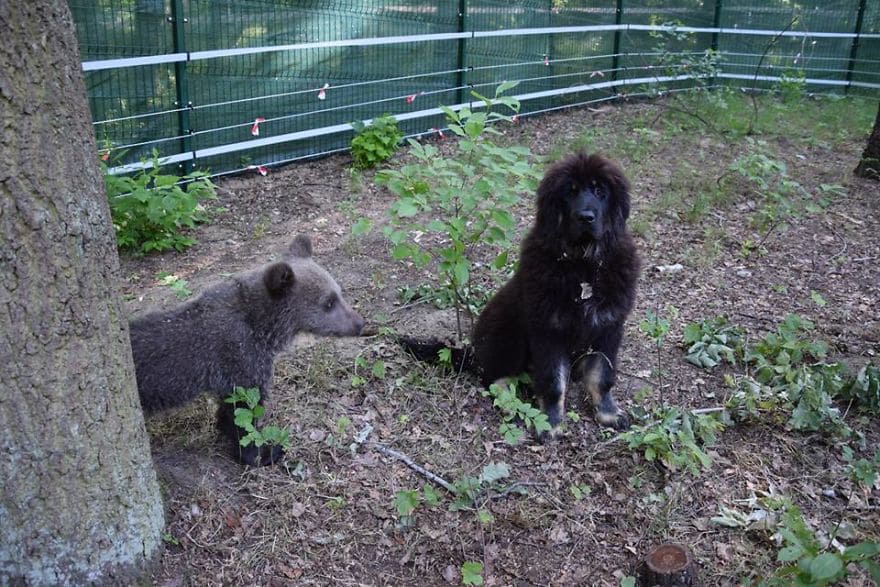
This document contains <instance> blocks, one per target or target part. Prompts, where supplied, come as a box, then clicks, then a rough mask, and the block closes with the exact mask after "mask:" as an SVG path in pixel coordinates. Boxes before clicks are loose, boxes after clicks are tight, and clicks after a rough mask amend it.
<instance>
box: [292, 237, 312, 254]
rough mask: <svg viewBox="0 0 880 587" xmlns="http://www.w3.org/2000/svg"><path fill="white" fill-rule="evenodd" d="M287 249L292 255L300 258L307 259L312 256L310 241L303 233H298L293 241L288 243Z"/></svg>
mask: <svg viewBox="0 0 880 587" xmlns="http://www.w3.org/2000/svg"><path fill="white" fill-rule="evenodd" d="M288 251H290V254H291V255H293V256H294V257H298V258H300V259H308V258H309V257H311V256H312V241H311V239H309V237H307V236H306V235H304V234H301V235H298V236H297V237H296V238H295V239H293V242H292V243H290V247H288Z"/></svg>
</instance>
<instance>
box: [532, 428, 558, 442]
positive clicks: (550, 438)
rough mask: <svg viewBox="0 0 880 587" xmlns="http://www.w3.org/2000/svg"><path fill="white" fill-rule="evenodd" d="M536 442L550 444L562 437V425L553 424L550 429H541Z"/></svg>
mask: <svg viewBox="0 0 880 587" xmlns="http://www.w3.org/2000/svg"><path fill="white" fill-rule="evenodd" d="M537 438H538V442H540V443H541V444H551V443H553V442H556V441H557V440H559V439H560V438H562V426H553V427H552V428H550V430H542V431H541V432H539V433H538V436H537Z"/></svg>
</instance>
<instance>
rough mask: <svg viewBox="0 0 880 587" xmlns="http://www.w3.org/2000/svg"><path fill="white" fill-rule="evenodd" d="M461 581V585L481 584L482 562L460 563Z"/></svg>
mask: <svg viewBox="0 0 880 587" xmlns="http://www.w3.org/2000/svg"><path fill="white" fill-rule="evenodd" d="M461 582H462V584H463V585H482V584H483V564H482V563H478V562H474V561H467V562H465V563H464V564H463V565H461Z"/></svg>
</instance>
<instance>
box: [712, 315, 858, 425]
mask: <svg viewBox="0 0 880 587" xmlns="http://www.w3.org/2000/svg"><path fill="white" fill-rule="evenodd" d="M814 328H815V327H814V325H813V323H812V322H810V321H809V320H806V319H804V318H802V317H800V316H798V315H796V314H789V315H788V316H786V317H785V319H784V320H783V322H782V323H781V324H779V326H778V327H777V329H776V331H775V332H771V333H769V334H767V335H766V336H765V337H764V338H762V339H760V340H758V341H757V343H755V344H754V345H753V346H752V347H750V348H747V349H745V351H744V361H745V363H746V364H747V365H748V367H749V368H750V370H751V374H750V375H746V376H744V377H741V378H740V379H739V381H738V390H737V391H736V392H735V393H734V394H733V396H732V397H731V398H730V400H729V401H728V404H727V407H728V408H729V409H731V410H732V411H733V413H734V414H735V415H737V416H738V417H757V416H758V415H759V413H760V412H769V413H771V414H785V415H788V416H789V417H788V421H787V425H788V426H789V427H790V428H792V429H793V430H809V431H819V430H822V431H827V432H831V433H835V434H841V435H843V436H846V435H848V434H849V432H850V431H849V427H848V426H846V424H845V423H844V422H843V420H842V419H841V416H840V410H839V409H838V408H837V407H836V406H835V405H834V403H833V399H834V398H835V397H837V396H838V395H839V394H840V393H841V392H842V391H843V390H844V389H847V387H848V384H849V382H850V379H849V378H848V377H847V375H846V371H845V367H844V366H843V365H842V364H840V363H826V362H823V361H822V359H824V357H825V354H826V352H827V345H826V344H825V343H824V342H822V341H820V340H810V339H809V338H808V337H805V336H804V335H806V334H808V333H809V332H811V331H812V330H813V329H814Z"/></svg>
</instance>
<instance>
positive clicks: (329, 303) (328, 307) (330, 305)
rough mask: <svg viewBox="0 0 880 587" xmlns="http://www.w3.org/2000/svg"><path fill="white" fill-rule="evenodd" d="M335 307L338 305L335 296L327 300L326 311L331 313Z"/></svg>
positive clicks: (325, 303)
mask: <svg viewBox="0 0 880 587" xmlns="http://www.w3.org/2000/svg"><path fill="white" fill-rule="evenodd" d="M335 305H336V296H333V297H331V298H327V301H325V302H324V310H326V311H327V312H329V311H330V310H332V309H333V307H334V306H335Z"/></svg>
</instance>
